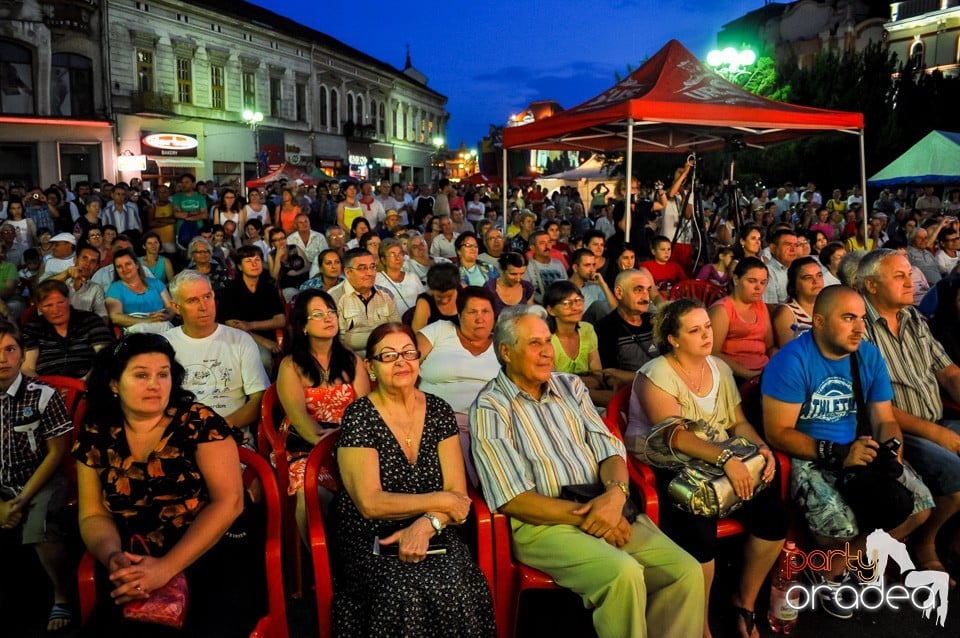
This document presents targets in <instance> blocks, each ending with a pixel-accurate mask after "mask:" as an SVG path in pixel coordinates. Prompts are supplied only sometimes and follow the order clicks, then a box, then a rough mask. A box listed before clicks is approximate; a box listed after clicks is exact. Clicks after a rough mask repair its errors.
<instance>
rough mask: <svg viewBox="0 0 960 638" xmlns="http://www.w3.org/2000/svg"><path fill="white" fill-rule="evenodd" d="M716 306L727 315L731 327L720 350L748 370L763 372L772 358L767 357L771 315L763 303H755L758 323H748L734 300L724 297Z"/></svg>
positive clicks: (754, 309)
mask: <svg viewBox="0 0 960 638" xmlns="http://www.w3.org/2000/svg"><path fill="white" fill-rule="evenodd" d="M714 306H721V307H722V308H723V309H724V310H725V311H726V313H727V319H728V320H729V324H730V327H729V328H728V329H727V338H726V340H725V341H724V342H723V348H722V349H721V350H720V351H721V352H722V353H723V354H725V355H727V356H728V357H730V358H731V359H733V360H734V361H736V362H737V363H739V364H740V365H742V366H743V367H744V368H747V369H748V370H762V369H763V367H764V366H766V365H767V361H769V360H770V357H768V356H767V342H766V338H767V331H768V330H769V328H770V313H769V312H768V311H767V306H766V304H765V303H763V302H762V301H755V302H754V303H753V311H754V312H755V313H756V315H757V321H756V323H747V322H746V321H744V320H743V319H741V318H740V315H739V314H737V311H736V309H735V308H734V307H733V298H732V297H724V298H723V299H721V300H719V301H718V302H717V303H715V304H714Z"/></svg>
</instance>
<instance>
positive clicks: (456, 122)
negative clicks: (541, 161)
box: [251, 0, 764, 148]
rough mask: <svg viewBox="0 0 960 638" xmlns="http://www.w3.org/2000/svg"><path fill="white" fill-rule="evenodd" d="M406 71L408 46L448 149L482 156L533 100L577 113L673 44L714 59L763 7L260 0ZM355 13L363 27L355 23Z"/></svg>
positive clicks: (632, 1) (688, 0)
mask: <svg viewBox="0 0 960 638" xmlns="http://www.w3.org/2000/svg"><path fill="white" fill-rule="evenodd" d="M251 1H252V2H253V3H254V4H257V5H260V6H262V7H266V8H268V9H270V10H271V11H274V12H276V13H279V14H281V15H284V16H287V17H289V18H293V19H295V20H298V21H299V22H301V23H302V24H305V25H307V26H310V27H311V28H314V29H317V30H318V31H323V32H324V33H327V34H328V35H330V36H333V37H334V38H337V39H338V40H340V41H342V42H344V43H346V44H348V45H350V46H352V47H354V48H356V49H359V50H361V51H363V52H365V53H367V54H369V55H372V56H374V57H376V58H378V59H380V60H382V61H384V62H386V63H388V64H391V65H393V66H395V67H397V68H401V69H402V68H403V64H404V56H405V53H406V45H407V44H408V43H409V45H410V55H411V58H412V60H413V65H414V66H415V67H416V68H417V69H419V70H420V71H421V72H422V73H424V74H425V75H426V76H427V78H428V86H429V87H430V88H432V89H433V90H435V91H438V92H440V93H442V94H443V95H446V96H447V97H448V99H449V101H448V103H447V111H448V112H449V113H450V123H449V126H448V134H447V145H448V147H451V148H457V147H459V145H460V141H461V140H462V141H464V142H466V144H467V146H468V147H476V145H477V142H478V141H479V139H480V138H481V137H483V136H484V135H486V133H487V130H488V128H489V125H490V124H501V125H502V124H504V123H505V122H506V120H507V118H508V117H509V116H510V114H511V113H516V112H518V111H520V110H521V109H523V108H524V107H525V106H526V105H527V104H529V103H530V102H531V101H533V100H551V99H552V100H556V101H557V102H559V103H560V105H561V106H562V107H564V108H570V107H572V106H575V105H577V104H579V103H580V102H583V101H585V100H587V99H589V98H591V97H593V96H594V95H596V94H598V93H600V92H601V91H603V90H604V89H606V88H607V87H609V86H611V85H612V84H614V83H615V82H616V75H615V74H616V73H618V72H619V73H620V74H621V75H626V74H627V65H628V64H630V65H632V67H633V68H636V67H637V66H639V65H640V63H641V62H642V61H643V60H645V59H646V58H647V57H649V56H651V55H653V54H654V53H656V52H657V51H658V50H659V49H660V48H661V47H662V46H663V45H664V44H666V43H667V41H669V40H671V39H673V38H676V39H677V40H679V41H680V42H682V43H683V44H684V45H685V46H686V47H687V48H688V49H690V51H691V52H693V54H694V55H697V56H699V57H700V58H701V59H706V55H707V52H708V51H709V50H710V49H712V48H714V47H715V46H716V35H717V33H718V32H719V31H720V28H721V27H722V26H723V25H724V24H726V23H727V22H730V21H731V20H734V19H736V18H739V17H740V16H742V15H744V14H746V13H748V12H750V11H753V10H754V9H757V8H759V7H762V6H763V5H764V0H716V1H711V0H704V1H694V0H672V1H651V0H594V1H592V2H590V1H587V0H550V1H539V2H532V1H530V0H481V1H479V2H473V3H471V2H457V1H455V0H454V1H451V2H441V1H438V0H425V1H421V2H410V3H404V2H400V3H372V4H371V3H362V4H351V3H344V2H339V3H334V2H316V0H251ZM350 7H353V8H355V15H353V16H351V15H349V14H348V13H347V10H348V8H350Z"/></svg>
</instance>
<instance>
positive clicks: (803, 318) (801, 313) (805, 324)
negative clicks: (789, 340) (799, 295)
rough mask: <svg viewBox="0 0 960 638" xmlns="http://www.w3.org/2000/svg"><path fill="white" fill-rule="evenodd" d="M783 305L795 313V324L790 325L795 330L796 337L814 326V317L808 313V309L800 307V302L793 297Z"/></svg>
mask: <svg viewBox="0 0 960 638" xmlns="http://www.w3.org/2000/svg"><path fill="white" fill-rule="evenodd" d="M783 305H784V306H786V307H787V308H789V309H790V312H792V313H793V325H791V326H790V329H791V330H793V338H794V339H796V338H797V337H799V336H800V335H802V334H803V333H804V332H806V331H807V330H810V329H811V328H813V317H811V316H810V315H808V314H807V311H806V310H804V309H803V308H801V307H800V304H798V303H797V302H796V301H794V300H793V299H791V300H789V301H788V302H787V303H785V304H783Z"/></svg>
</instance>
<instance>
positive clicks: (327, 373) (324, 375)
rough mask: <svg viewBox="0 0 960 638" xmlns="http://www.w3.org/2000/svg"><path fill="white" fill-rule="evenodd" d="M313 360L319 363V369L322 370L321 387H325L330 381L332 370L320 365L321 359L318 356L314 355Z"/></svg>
mask: <svg viewBox="0 0 960 638" xmlns="http://www.w3.org/2000/svg"><path fill="white" fill-rule="evenodd" d="M313 360H314V361H316V362H317V367H319V368H320V385H324V384H325V383H326V382H327V381H329V380H330V370H329V369H328V368H327V367H324V365H323V364H322V363H320V357H318V356H317V355H316V354H314V355H313ZM328 365H329V364H328Z"/></svg>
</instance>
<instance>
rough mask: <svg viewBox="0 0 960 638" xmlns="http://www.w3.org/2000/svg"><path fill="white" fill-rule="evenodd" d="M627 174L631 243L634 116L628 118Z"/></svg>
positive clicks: (627, 222) (627, 231)
mask: <svg viewBox="0 0 960 638" xmlns="http://www.w3.org/2000/svg"><path fill="white" fill-rule="evenodd" d="M626 165H627V174H626V176H625V179H624V184H625V188H626V191H627V192H626V194H625V195H624V197H626V198H627V200H626V201H625V202H624V207H623V210H624V213H623V216H624V220H623V221H624V244H629V243H630V230H631V229H630V226H631V222H632V221H633V215H632V214H631V212H632V211H631V210H630V204H631V202H632V200H633V118H631V119H629V120H627V161H626Z"/></svg>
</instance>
